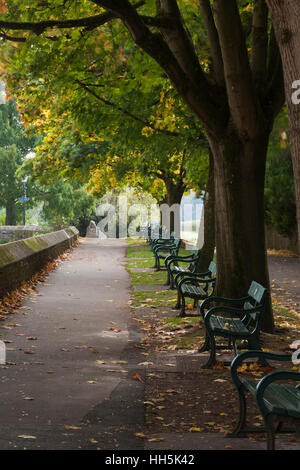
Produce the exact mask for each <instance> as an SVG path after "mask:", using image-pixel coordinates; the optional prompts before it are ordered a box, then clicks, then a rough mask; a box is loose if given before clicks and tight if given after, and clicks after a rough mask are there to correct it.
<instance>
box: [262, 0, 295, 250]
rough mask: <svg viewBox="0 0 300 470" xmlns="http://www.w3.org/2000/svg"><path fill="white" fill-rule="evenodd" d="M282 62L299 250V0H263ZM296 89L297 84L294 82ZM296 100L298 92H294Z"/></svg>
mask: <svg viewBox="0 0 300 470" xmlns="http://www.w3.org/2000/svg"><path fill="white" fill-rule="evenodd" d="M266 2H267V4H268V7H269V10H270V12H271V17H272V22H273V25H274V29H275V34H276V38H277V42H278V45H279V49H280V53H281V59H282V63H283V73H284V83H285V94H286V101H287V107H288V114H289V121H290V139H291V153H292V161H293V171H294V184H295V196H296V210H297V226H298V250H299V253H300V103H299V101H298V104H297V103H296V102H294V100H293V99H292V95H293V93H294V92H295V89H294V88H293V83H294V82H295V81H298V80H300V53H299V52H300V3H299V1H298V0H266ZM297 88H298V90H299V88H300V84H298V85H297ZM298 100H299V93H298Z"/></svg>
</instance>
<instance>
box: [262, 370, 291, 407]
mask: <svg viewBox="0 0 300 470" xmlns="http://www.w3.org/2000/svg"><path fill="white" fill-rule="evenodd" d="M277 380H294V381H297V382H300V373H299V372H294V371H290V370H281V371H277V372H270V373H269V374H267V375H266V376H265V377H263V378H262V379H261V380H260V381H259V382H258V384H257V385H256V402H257V405H258V407H259V409H260V411H261V412H262V415H263V416H266V415H267V414H268V409H267V407H266V405H265V402H264V393H265V390H266V388H267V387H268V386H269V385H270V384H272V383H273V382H276V381H277Z"/></svg>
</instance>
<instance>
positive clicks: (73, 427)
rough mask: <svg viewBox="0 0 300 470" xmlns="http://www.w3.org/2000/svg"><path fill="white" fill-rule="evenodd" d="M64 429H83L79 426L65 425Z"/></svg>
mask: <svg viewBox="0 0 300 470" xmlns="http://www.w3.org/2000/svg"><path fill="white" fill-rule="evenodd" d="M64 428H65V429H81V428H80V427H79V426H71V425H69V424H65V425H64Z"/></svg>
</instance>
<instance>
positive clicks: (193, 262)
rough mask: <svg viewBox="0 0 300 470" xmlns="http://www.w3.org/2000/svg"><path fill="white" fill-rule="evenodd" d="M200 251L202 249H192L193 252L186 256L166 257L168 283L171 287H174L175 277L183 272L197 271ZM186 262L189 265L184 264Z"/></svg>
mask: <svg viewBox="0 0 300 470" xmlns="http://www.w3.org/2000/svg"><path fill="white" fill-rule="evenodd" d="M200 252H201V250H192V252H191V254H189V255H186V256H176V255H169V256H167V257H166V259H165V266H166V270H167V273H168V278H167V281H166V285H169V286H170V287H171V289H173V288H174V281H175V278H176V277H177V279H178V277H179V276H180V274H181V273H186V272H188V273H189V272H190V273H191V272H195V271H196V268H197V264H198V262H199V259H200ZM184 263H186V264H188V266H186V267H184V266H182V264H184ZM176 285H177V283H176Z"/></svg>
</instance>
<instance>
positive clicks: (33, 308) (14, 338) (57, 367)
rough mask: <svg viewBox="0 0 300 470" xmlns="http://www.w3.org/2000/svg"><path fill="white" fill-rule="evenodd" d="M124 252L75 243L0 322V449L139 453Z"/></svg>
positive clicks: (114, 243)
mask: <svg viewBox="0 0 300 470" xmlns="http://www.w3.org/2000/svg"><path fill="white" fill-rule="evenodd" d="M125 246H126V242H125V241H121V240H106V241H103V240H101V241H100V240H97V239H84V240H83V241H82V242H81V243H80V244H79V246H78V247H77V248H76V249H75V250H73V252H72V253H71V255H70V258H69V260H66V261H64V262H62V263H60V264H59V267H58V268H57V269H56V270H55V271H53V272H52V273H51V274H50V275H49V277H48V278H47V280H46V282H45V283H44V284H40V285H39V289H38V293H37V295H34V296H30V297H28V298H27V300H26V301H24V303H23V306H22V308H21V309H20V311H19V313H18V314H16V315H12V316H11V317H10V322H9V323H8V322H5V323H3V324H1V327H0V339H1V340H2V341H5V342H6V346H7V357H6V359H7V361H8V365H6V366H0V367H1V369H0V380H1V401H0V416H1V426H0V450H3V449H25V448H26V449H80V448H82V449H97V448H98V449H110V448H118V447H120V448H123V449H126V448H127V449H130V448H133V446H134V447H135V448H137V449H138V448H139V446H140V445H141V444H139V441H141V440H140V439H137V438H136V437H133V433H134V432H137V431H139V425H140V424H141V423H142V422H143V421H142V420H143V404H142V393H143V391H142V388H143V387H142V383H141V382H140V381H139V380H135V379H133V378H132V375H133V374H134V372H136V371H138V370H137V369H136V364H137V363H138V362H141V360H142V359H141V358H138V357H137V352H136V350H135V349H134V348H133V347H132V346H133V345H134V334H135V332H134V329H133V328H132V329H131V333H130V334H129V331H128V322H129V321H130V308H129V305H128V299H129V285H130V280H129V276H128V273H127V272H126V270H125V268H124V267H123V266H122V265H121V264H122V258H123V257H124V255H125ZM13 325H16V326H13ZM130 335H133V337H132V338H131V337H130ZM34 338H36V339H34ZM131 367H132V368H133V372H132V373H130V370H131ZM128 371H129V372H128ZM140 372H141V371H140ZM132 441H134V442H132Z"/></svg>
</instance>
